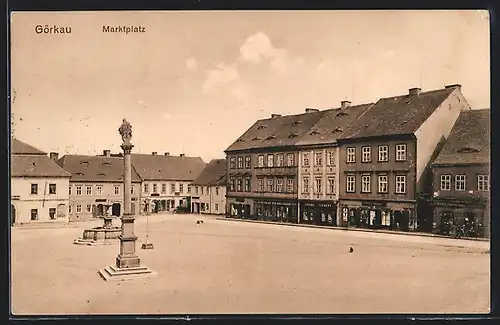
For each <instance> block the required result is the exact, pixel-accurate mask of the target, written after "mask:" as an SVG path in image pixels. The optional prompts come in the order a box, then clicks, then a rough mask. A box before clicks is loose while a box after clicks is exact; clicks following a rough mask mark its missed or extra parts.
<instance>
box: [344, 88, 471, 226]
mask: <svg viewBox="0 0 500 325" xmlns="http://www.w3.org/2000/svg"><path fill="white" fill-rule="evenodd" d="M465 110H470V106H469V105H468V103H467V101H466V100H465V98H464V97H463V95H462V93H461V87H460V85H451V86H446V87H445V88H444V89H439V90H434V91H427V92H421V90H420V89H419V88H412V89H410V90H409V93H408V94H406V95H402V96H397V97H389V98H382V99H380V100H378V101H377V103H375V104H374V105H372V106H371V107H370V108H369V109H368V110H367V111H366V112H365V113H364V114H363V115H362V116H361V117H360V118H359V119H358V120H357V121H356V122H354V123H353V124H352V125H351V127H349V129H347V130H346V131H345V132H344V133H343V134H342V135H341V136H340V137H339V143H340V145H341V146H340V174H341V178H342V180H341V181H340V197H339V200H340V205H341V215H342V218H341V224H342V225H344V226H358V227H385V228H396V229H400V230H416V229H417V228H418V226H419V220H418V217H417V199H418V197H419V193H422V192H425V189H426V181H427V180H428V177H427V175H428V174H429V172H430V168H429V164H430V162H431V161H432V159H433V156H435V155H436V151H437V149H439V147H440V144H441V143H443V141H444V139H446V138H447V137H448V135H449V133H450V131H451V129H452V127H453V124H454V123H455V121H456V120H457V118H458V115H459V114H460V112H461V111H465ZM424 217H425V215H424V216H421V220H420V223H421V224H425V223H426V222H428V220H426V219H425V218H424Z"/></svg>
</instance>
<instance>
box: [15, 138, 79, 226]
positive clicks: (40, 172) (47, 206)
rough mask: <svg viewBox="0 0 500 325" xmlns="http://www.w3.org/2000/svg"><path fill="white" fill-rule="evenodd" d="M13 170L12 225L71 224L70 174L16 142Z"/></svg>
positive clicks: (37, 150)
mask: <svg viewBox="0 0 500 325" xmlns="http://www.w3.org/2000/svg"><path fill="white" fill-rule="evenodd" d="M51 156H52V157H54V154H53V153H51ZM10 167H11V169H10V172H11V174H10V175H11V223H12V225H16V224H24V223H34V222H68V205H69V196H68V185H69V179H70V174H69V173H68V172H67V171H65V170H63V169H62V168H61V167H59V166H58V165H57V164H56V163H55V162H54V161H53V160H52V159H50V158H49V157H48V156H47V154H46V153H45V152H43V151H41V150H39V149H37V148H34V147H32V146H30V145H28V144H26V143H24V142H21V141H19V140H17V139H12V142H11V165H10Z"/></svg>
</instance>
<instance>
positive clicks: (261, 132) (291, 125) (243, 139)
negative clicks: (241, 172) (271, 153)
mask: <svg viewBox="0 0 500 325" xmlns="http://www.w3.org/2000/svg"><path fill="white" fill-rule="evenodd" d="M325 112H326V111H313V112H309V113H302V114H296V115H286V116H279V117H274V118H268V119H262V120H258V121H257V122H255V123H254V125H252V126H251V127H250V128H249V129H248V130H247V131H246V132H245V133H243V135H241V136H240V137H239V138H238V139H237V140H236V141H235V142H234V143H233V144H231V145H230V146H229V147H228V148H227V149H226V150H225V151H226V152H230V151H237V150H249V149H257V148H271V147H283V146H293V145H296V144H297V142H298V141H299V140H300V138H301V137H302V136H303V135H304V134H306V133H307V132H308V131H309V129H310V128H311V127H312V126H313V125H315V124H316V123H317V122H318V121H319V120H320V119H321V118H322V117H323V115H324V114H325Z"/></svg>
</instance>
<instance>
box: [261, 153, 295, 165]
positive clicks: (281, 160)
mask: <svg viewBox="0 0 500 325" xmlns="http://www.w3.org/2000/svg"><path fill="white" fill-rule="evenodd" d="M275 156H276V158H275ZM266 159H267V163H266V165H265V166H264V155H259V156H258V157H257V166H258V167H285V166H286V167H294V166H295V156H294V154H293V153H288V154H287V155H286V165H285V155H284V154H282V153H278V154H276V155H274V154H268V155H267V158H266ZM275 162H276V164H275Z"/></svg>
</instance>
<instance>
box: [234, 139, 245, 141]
mask: <svg viewBox="0 0 500 325" xmlns="http://www.w3.org/2000/svg"><path fill="white" fill-rule="evenodd" d="M243 141H245V140H244V139H238V140H236V142H243Z"/></svg>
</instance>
